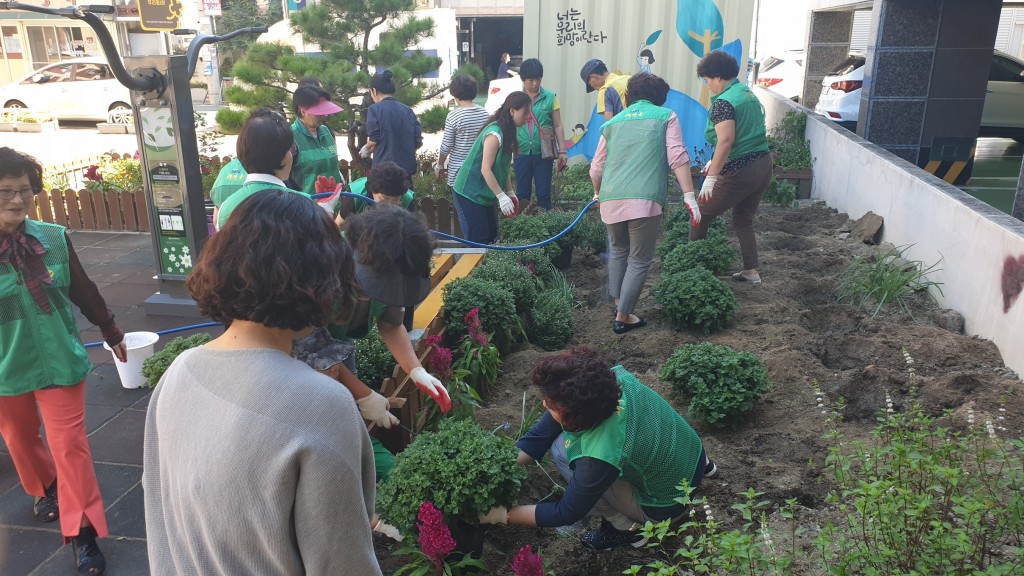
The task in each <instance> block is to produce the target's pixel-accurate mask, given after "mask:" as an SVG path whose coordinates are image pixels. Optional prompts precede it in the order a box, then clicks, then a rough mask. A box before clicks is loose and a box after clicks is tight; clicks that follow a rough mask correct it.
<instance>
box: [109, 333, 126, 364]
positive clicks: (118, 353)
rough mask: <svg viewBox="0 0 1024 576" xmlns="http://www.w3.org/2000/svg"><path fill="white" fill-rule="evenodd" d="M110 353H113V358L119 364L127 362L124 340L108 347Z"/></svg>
mask: <svg viewBox="0 0 1024 576" xmlns="http://www.w3.org/2000/svg"><path fill="white" fill-rule="evenodd" d="M110 351H111V352H113V353H114V356H115V357H116V358H117V359H118V360H120V361H121V362H127V361H128V346H126V345H125V343H124V339H123V338H122V339H121V341H120V342H118V343H117V344H115V345H113V346H111V347H110Z"/></svg>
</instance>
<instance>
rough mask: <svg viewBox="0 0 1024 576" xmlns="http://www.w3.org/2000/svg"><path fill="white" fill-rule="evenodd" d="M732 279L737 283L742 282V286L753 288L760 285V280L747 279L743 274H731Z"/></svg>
mask: <svg viewBox="0 0 1024 576" xmlns="http://www.w3.org/2000/svg"><path fill="white" fill-rule="evenodd" d="M732 279H733V280H735V281H737V282H743V283H744V284H751V285H753V286H757V285H758V284H760V283H761V279H760V278H747V277H746V276H744V275H743V272H737V273H735V274H733V275H732Z"/></svg>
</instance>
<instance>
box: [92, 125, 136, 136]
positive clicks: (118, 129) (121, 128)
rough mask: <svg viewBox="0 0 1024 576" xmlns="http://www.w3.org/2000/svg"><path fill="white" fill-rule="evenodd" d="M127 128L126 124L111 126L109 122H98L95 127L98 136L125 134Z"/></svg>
mask: <svg viewBox="0 0 1024 576" xmlns="http://www.w3.org/2000/svg"><path fill="white" fill-rule="evenodd" d="M128 126H129V125H128V124H111V123H110V122H100V123H99V124H97V125H96V128H97V129H99V131H100V134H127V133H128ZM132 128H135V126H132ZM133 132H134V130H133Z"/></svg>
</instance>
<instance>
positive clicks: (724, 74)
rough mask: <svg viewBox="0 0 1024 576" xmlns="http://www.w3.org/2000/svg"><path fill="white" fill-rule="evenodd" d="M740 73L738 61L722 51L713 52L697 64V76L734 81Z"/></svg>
mask: <svg viewBox="0 0 1024 576" xmlns="http://www.w3.org/2000/svg"><path fill="white" fill-rule="evenodd" d="M739 73H740V65H739V64H738V63H737V62H736V59H735V58H733V57H732V56H731V55H729V54H727V53H726V52H722V51H721V50H712V51H711V52H708V53H707V55H706V56H704V57H703V58H701V60H700V62H698V63H697V76H699V77H701V78H721V79H722V80H732V79H733V78H735V77H736V76H737V75H739Z"/></svg>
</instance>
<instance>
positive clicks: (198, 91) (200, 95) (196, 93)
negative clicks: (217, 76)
mask: <svg viewBox="0 0 1024 576" xmlns="http://www.w3.org/2000/svg"><path fill="white" fill-rule="evenodd" d="M190 90H191V91H192V102H193V103H195V104H202V103H203V102H205V101H206V92H207V90H206V88H190Z"/></svg>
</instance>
